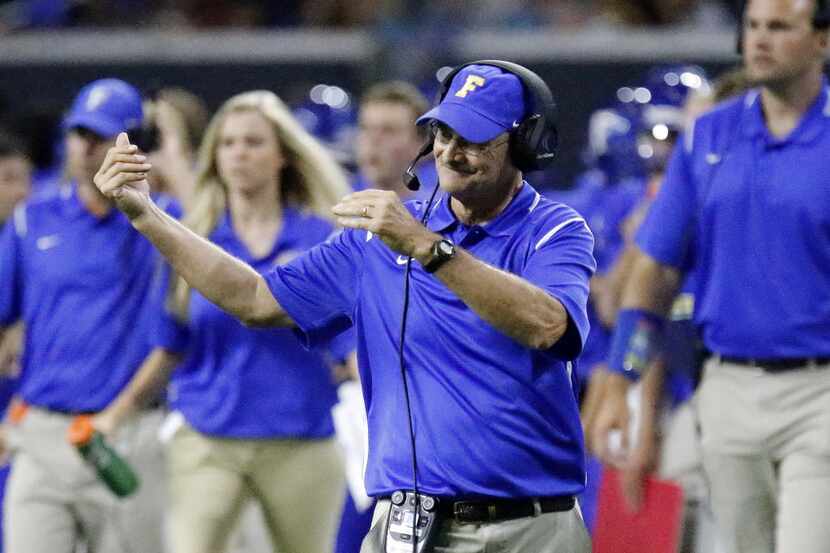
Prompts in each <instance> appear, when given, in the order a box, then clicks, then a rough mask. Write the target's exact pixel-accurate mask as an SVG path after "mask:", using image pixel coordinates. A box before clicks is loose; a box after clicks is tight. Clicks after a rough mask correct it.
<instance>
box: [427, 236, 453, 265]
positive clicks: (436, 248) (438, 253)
mask: <svg viewBox="0 0 830 553" xmlns="http://www.w3.org/2000/svg"><path fill="white" fill-rule="evenodd" d="M430 253H431V254H432V259H430V260H429V262H428V263H427V264H426V265H424V270H425V271H426V272H428V273H434V272H435V271H437V270H438V268H439V267H441V265H443V264H444V263H446V262H447V261H449V260H450V259H452V258H453V257H455V244H453V243H452V242H450V241H449V240H447V239H446V238H442V239H441V240H436V241H435V242H434V243H433V244H432V250H430Z"/></svg>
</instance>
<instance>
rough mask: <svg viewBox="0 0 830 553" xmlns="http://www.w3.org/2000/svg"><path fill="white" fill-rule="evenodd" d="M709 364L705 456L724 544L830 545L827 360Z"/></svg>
mask: <svg viewBox="0 0 830 553" xmlns="http://www.w3.org/2000/svg"><path fill="white" fill-rule="evenodd" d="M705 369H706V372H705V375H704V378H703V382H702V383H701V387H700V390H699V391H698V409H699V419H700V424H701V435H702V449H703V463H704V468H705V471H706V476H707V478H708V480H709V488H710V494H711V501H712V508H713V510H714V513H715V518H716V520H717V523H718V527H719V530H720V532H721V535H722V538H723V542H724V546H725V549H726V551H728V552H730V553H773V552H775V553H826V552H827V551H830V524H828V522H827V509H828V505H830V367H819V368H814V369H802V370H795V371H790V372H784V373H778V374H770V373H763V372H762V371H760V370H756V369H752V368H748V367H743V366H738V365H733V364H730V363H723V362H720V361H719V360H717V359H716V358H713V359H710V360H709V362H708V363H707V365H706V368H705Z"/></svg>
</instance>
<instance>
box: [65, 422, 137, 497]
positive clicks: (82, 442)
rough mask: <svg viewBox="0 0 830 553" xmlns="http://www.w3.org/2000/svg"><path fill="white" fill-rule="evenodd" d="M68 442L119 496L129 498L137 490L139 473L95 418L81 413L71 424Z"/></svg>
mask: <svg viewBox="0 0 830 553" xmlns="http://www.w3.org/2000/svg"><path fill="white" fill-rule="evenodd" d="M69 442H70V443H71V444H72V445H74V446H75V447H76V448H77V449H78V452H79V453H80V454H81V456H82V457H83V458H84V460H86V462H87V463H89V464H90V465H91V466H93V467H94V468H95V471H96V472H97V473H98V478H100V479H101V481H102V482H103V483H104V484H106V486H107V487H108V488H109V489H110V490H112V493H114V494H115V495H117V496H118V497H127V496H128V495H130V494H132V493H134V492H135V491H136V490H137V489H138V484H139V481H138V476H137V475H136V473H135V471H133V469H132V467H130V465H129V464H127V462H126V461H125V460H124V459H122V458H121V456H120V455H118V454H117V453H116V452H115V450H114V449H113V448H112V447H110V445H109V444H108V443H107V442H106V440H105V439H104V436H103V435H102V434H101V433H100V432H98V431H96V430H95V427H94V426H92V417H91V416H89V415H79V416H77V417H75V418H74V419H73V420H72V424H70V425H69Z"/></svg>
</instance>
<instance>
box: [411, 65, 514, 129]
mask: <svg viewBox="0 0 830 553" xmlns="http://www.w3.org/2000/svg"><path fill="white" fill-rule="evenodd" d="M524 95H525V94H524V87H523V86H522V82H521V81H520V80H519V78H518V77H517V76H516V75H514V74H513V73H509V72H507V71H504V70H503V69H501V68H499V67H494V66H492V65H468V66H466V67H464V68H463V69H461V71H459V72H458V73H457V74H456V75H455V77H453V80H452V82H451V83H450V88H449V90H448V91H447V94H446V95H445V96H444V98H443V100H441V103H440V104H438V105H437V106H435V107H434V108H432V109H431V110H429V111H428V112H426V113H425V114H423V115H422V116H421V117H419V118H418V120H417V124H418V125H422V124H424V123H427V122H429V121H433V120H435V121H440V122H442V123H444V124H445V125H447V126H449V127H450V128H451V129H452V130H453V131H455V132H456V133H458V134H459V135H461V137H462V138H463V139H464V140H466V141H468V142H474V143H479V144H481V143H483V142H488V141H490V140H492V139H494V138H495V137H497V136H498V135H500V134H501V133H504V132H510V131H512V130H513V129H515V128H516V127H517V126H518V125H519V123H520V122H521V121H522V119H524V117H525V113H526V112H527V106H526V105H525V99H524Z"/></svg>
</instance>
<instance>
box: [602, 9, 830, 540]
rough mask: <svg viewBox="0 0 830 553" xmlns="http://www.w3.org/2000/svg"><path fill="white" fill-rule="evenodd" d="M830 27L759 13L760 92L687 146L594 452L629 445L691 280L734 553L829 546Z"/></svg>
mask: <svg viewBox="0 0 830 553" xmlns="http://www.w3.org/2000/svg"><path fill="white" fill-rule="evenodd" d="M828 26H830V13H828V9H827V6H826V2H820V3H816V2H814V1H805V0H750V2H748V4H747V7H746V12H745V14H744V19H743V35H742V46H743V57H744V65H745V71H746V75H747V77H748V78H749V80H750V81H751V82H753V83H754V84H755V85H756V86H757V88H755V89H753V90H751V91H750V92H748V93H746V94H743V95H741V96H739V97H738V98H737V99H734V100H729V101H726V102H724V103H722V104H719V105H718V106H717V107H716V108H715V109H713V110H712V111H710V112H708V113H706V114H704V115H703V116H701V117H700V118H699V119H698V120H697V121H696V123H695V125H694V127H693V128H692V129H691V130H689V131H688V132H687V133H686V135H685V137H684V139H683V140H681V141H678V147H677V148H675V151H674V154H673V158H672V160H671V162H670V164H669V167H668V170H667V173H666V177H665V181H664V183H663V185H662V188H661V189H660V192H659V193H658V195H657V198H656V200H655V201H654V204H653V205H652V206H651V208H650V210H649V212H648V215H647V218H646V220H645V222H644V223H643V226H642V227H641V229H640V231H639V233H638V236H637V239H636V240H637V245H638V246H639V248H640V249H641V250H642V252H643V255H640V256H639V258H638V260H637V261H636V262H635V266H634V268H633V271H632V275H631V278H630V280H629V281H628V285H627V287H626V290H625V292H624V296H623V300H622V301H623V308H624V309H623V310H622V311H621V312H620V314H619V317H618V319H617V328H616V333H615V337H614V341H613V346H612V351H611V359H610V362H609V364H610V365H611V368H612V369H614V370H616V371H617V372H618V374H616V375H614V376H613V377H611V378H610V379H609V385H608V387H607V390H606V396H605V401H604V404H603V412H602V413H601V414H600V415H598V418H597V423H596V428H597V432H596V434H597V436H596V439H597V441H598V442H599V443H607V434H608V432H609V431H610V430H611V429H614V428H619V429H620V430H622V431H623V432H622V434H623V436H625V435H627V434H626V431H627V428H626V427H627V413H626V406H625V394H626V390H627V388H628V386H629V385H630V382H631V380H633V379H635V378H636V377H637V376H639V375H638V373H639V372H641V370H642V369H643V367H646V366H647V365H648V363H649V360H650V359H651V358H652V357H653V353H654V352H655V351H656V350H657V349H658V347H659V343H660V332H661V329H662V327H663V326H664V319H663V317H664V316H665V314H666V312H667V310H668V306H669V304H670V301H669V300H670V299H671V298H672V297H673V296H674V292H675V291H676V289H677V286H678V284H679V282H680V275H681V274H682V273H684V272H688V271H690V270H694V271H695V275H696V277H697V278H696V282H695V287H694V290H693V292H694V295H695V310H694V320H695V323H696V325H697V326H698V327H699V329H700V331H701V335H702V338H703V342H704V344H705V346H706V348H707V349H708V350H709V351H710V352H711V354H712V355H711V357H710V358H709V360H708V361H707V363H706V365H705V367H704V375H703V379H702V382H701V384H700V387H699V389H698V398H697V400H698V404H697V409H698V420H699V424H700V431H701V439H702V442H701V445H702V452H703V463H704V469H705V472H706V477H707V480H708V482H709V485H710V490H709V491H710V494H711V504H712V507H713V510H714V514H715V518H716V520H717V523H718V526H719V530H720V532H721V536H722V538H723V541H724V545H725V546H726V550H727V551H728V552H729V553H738V552H741V553H744V552H746V553H749V552H752V553H773V552H775V553H795V552H799V553H805V552H813V553H818V552H822V551H827V547H828V544H830V525H828V524H827V522H826V518H827V516H826V506H827V504H828V502H830V440H828V436H830V232H828V228H830V203H828V189H829V188H828V184H830V177H828V173H827V159H828V154H830V90H828V86H827V82H826V79H825V78H824V76H823V66H824V58H825V51H826V47H827V28H828ZM605 456H606V457H607V458H610V457H611V454H610V452H608V451H606V452H605Z"/></svg>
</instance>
